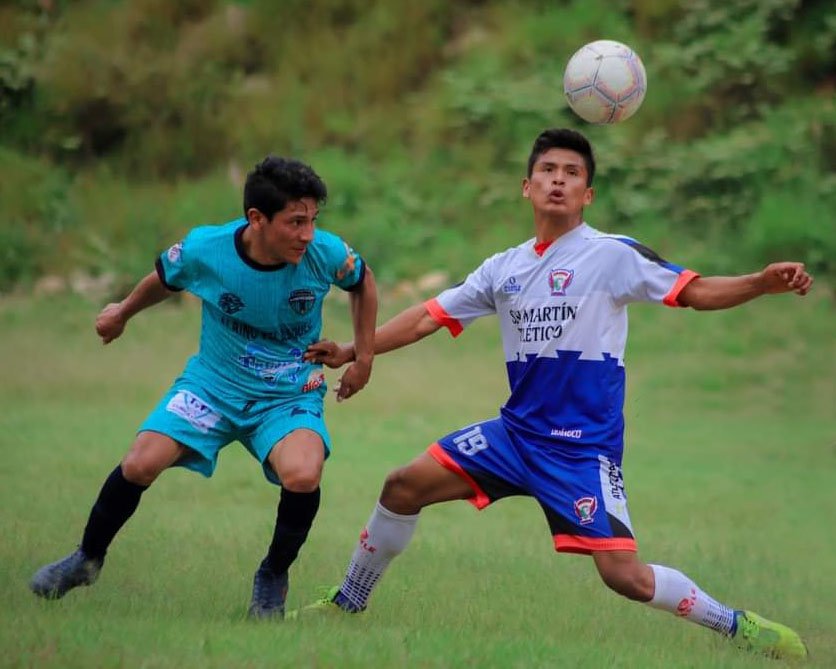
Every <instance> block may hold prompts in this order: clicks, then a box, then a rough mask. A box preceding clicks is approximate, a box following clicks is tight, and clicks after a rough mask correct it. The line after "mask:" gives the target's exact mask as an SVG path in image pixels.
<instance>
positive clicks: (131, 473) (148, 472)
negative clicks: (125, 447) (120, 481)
mask: <svg viewBox="0 0 836 669" xmlns="http://www.w3.org/2000/svg"><path fill="white" fill-rule="evenodd" d="M163 469H164V468H160V467H159V465H158V464H157V463H156V462H155V461H153V460H151V459H149V458H147V457H144V456H143V454H142V453H141V452H138V451H136V450H131V451H130V452H129V453H128V454H127V455H126V456H125V457H124V458H123V459H122V476H124V477H125V479H126V480H128V481H130V482H131V483H135V484H137V485H143V486H149V485H151V484H152V483H153V482H154V481H156V480H157V477H158V476H159V475H160V474H161V473H162V471H163Z"/></svg>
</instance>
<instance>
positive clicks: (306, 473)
mask: <svg viewBox="0 0 836 669" xmlns="http://www.w3.org/2000/svg"><path fill="white" fill-rule="evenodd" d="M320 474H321V470H320V469H294V470H291V471H289V472H284V473H283V474H281V475H280V477H279V478H281V481H282V487H283V488H285V489H286V490H290V491H291V492H313V491H314V490H316V489H317V488H318V487H319V480H320Z"/></svg>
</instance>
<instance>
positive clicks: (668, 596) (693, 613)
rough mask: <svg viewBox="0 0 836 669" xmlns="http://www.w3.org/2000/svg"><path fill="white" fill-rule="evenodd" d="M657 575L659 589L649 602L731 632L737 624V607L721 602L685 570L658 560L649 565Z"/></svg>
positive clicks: (682, 616)
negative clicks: (667, 565)
mask: <svg viewBox="0 0 836 669" xmlns="http://www.w3.org/2000/svg"><path fill="white" fill-rule="evenodd" d="M649 566H650V568H651V569H652V570H653V576H654V578H655V579H656V591H655V592H654V594H653V599H651V600H650V601H649V602H648V604H649V605H650V606H652V607H653V608H655V609H662V610H664V611H668V612H670V613H673V614H674V615H675V616H679V617H680V618H685V619H686V620H690V621H691V622H695V623H697V624H698V625H702V626H703V627H708V628H710V629H713V630H715V631H716V632H720V633H721V634H725V635H727V636H730V635H731V634H732V633H733V631H734V629H735V627H736V625H735V619H734V609H730V608H729V607H728V606H725V605H723V604H721V603H720V602H718V601H716V600H715V599H713V598H712V597H710V596H709V595H707V594H705V593H704V592H703V591H702V590H700V589H699V587H697V584H696V583H694V582H693V581H692V580H691V579H690V578H688V577H687V576H686V575H685V574H683V573H682V572H679V571H677V570H676V569H671V568H670V567H662V566H661V565H658V564H652V565H649Z"/></svg>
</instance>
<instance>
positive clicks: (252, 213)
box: [247, 207, 269, 227]
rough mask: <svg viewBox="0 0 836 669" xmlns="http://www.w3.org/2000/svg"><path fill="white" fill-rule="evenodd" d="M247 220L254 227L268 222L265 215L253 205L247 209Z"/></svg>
mask: <svg viewBox="0 0 836 669" xmlns="http://www.w3.org/2000/svg"><path fill="white" fill-rule="evenodd" d="M247 222H248V223H249V224H250V225H253V226H255V227H261V226H263V225H266V224H267V223H269V221H268V220H267V217H266V216H265V215H264V214H262V213H261V211H259V210H258V209H256V208H255V207H250V208H249V209H247Z"/></svg>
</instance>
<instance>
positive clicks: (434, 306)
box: [424, 298, 464, 337]
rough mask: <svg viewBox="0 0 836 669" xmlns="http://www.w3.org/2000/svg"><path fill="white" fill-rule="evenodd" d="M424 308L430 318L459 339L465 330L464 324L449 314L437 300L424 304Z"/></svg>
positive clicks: (433, 299)
mask: <svg viewBox="0 0 836 669" xmlns="http://www.w3.org/2000/svg"><path fill="white" fill-rule="evenodd" d="M424 307H425V308H426V310H427V311H428V312H429V314H430V317H431V318H432V319H433V320H434V321H435V322H436V323H438V324H439V325H441V326H443V327H445V328H447V329H448V330H450V334H451V335H453V336H454V337H458V336H459V335H460V334H461V333H462V331H463V330H464V327H463V326H462V324H461V323H460V322H459V321H458V320H456V319H455V318H453V317H452V316H451V315H450V314H448V313H447V312H446V311H445V310H444V307H442V306H441V303H440V302H439V301H438V300H437V299H436V298H432V299H430V300H427V301H426V302H424Z"/></svg>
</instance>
